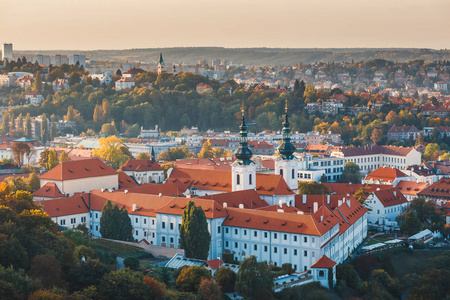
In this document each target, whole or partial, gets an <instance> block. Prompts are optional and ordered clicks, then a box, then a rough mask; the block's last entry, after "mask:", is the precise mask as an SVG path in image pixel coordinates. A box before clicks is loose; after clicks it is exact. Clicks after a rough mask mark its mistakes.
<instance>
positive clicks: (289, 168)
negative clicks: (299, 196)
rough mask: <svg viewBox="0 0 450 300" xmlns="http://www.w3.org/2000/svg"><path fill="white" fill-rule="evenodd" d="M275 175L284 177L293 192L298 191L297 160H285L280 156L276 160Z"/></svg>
mask: <svg viewBox="0 0 450 300" xmlns="http://www.w3.org/2000/svg"><path fill="white" fill-rule="evenodd" d="M275 174H279V175H281V176H283V178H284V181H286V183H287V185H288V186H289V188H290V189H291V190H296V189H298V179H297V177H298V161H297V159H296V158H293V159H289V160H288V159H286V160H285V159H282V158H281V157H280V156H278V157H277V159H276V160H275Z"/></svg>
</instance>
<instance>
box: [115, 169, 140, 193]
mask: <svg viewBox="0 0 450 300" xmlns="http://www.w3.org/2000/svg"><path fill="white" fill-rule="evenodd" d="M138 186H139V184H138V183H137V182H136V180H134V179H133V178H131V177H130V176H128V175H127V174H126V173H125V172H119V189H130V188H134V187H138Z"/></svg>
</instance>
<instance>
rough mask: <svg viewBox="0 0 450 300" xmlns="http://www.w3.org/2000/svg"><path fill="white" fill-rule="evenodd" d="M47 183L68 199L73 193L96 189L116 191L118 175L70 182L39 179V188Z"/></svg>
mask: <svg viewBox="0 0 450 300" xmlns="http://www.w3.org/2000/svg"><path fill="white" fill-rule="evenodd" d="M47 182H54V183H55V184H56V186H57V187H58V189H59V190H60V191H61V193H63V194H65V195H67V196H69V197H70V196H73V194H75V193H79V192H83V193H85V192H87V193H88V192H90V191H92V190H96V189H111V190H115V189H118V188H119V173H117V174H114V175H107V176H97V177H86V178H79V179H72V180H54V179H43V178H41V187H43V186H44V185H45V184H46V183H47Z"/></svg>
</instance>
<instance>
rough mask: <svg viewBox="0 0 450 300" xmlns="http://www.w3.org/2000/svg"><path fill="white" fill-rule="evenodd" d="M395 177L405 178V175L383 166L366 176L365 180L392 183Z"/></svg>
mask: <svg viewBox="0 0 450 300" xmlns="http://www.w3.org/2000/svg"><path fill="white" fill-rule="evenodd" d="M397 177H406V174H405V173H403V172H402V171H400V170H398V169H396V168H390V167H384V166H383V167H379V168H378V169H376V170H373V171H372V172H370V173H369V174H367V176H366V179H365V180H381V181H384V182H389V181H390V182H393V181H394V180H395V179H396V178H397Z"/></svg>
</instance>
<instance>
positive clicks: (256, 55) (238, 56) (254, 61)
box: [16, 47, 450, 66]
mask: <svg viewBox="0 0 450 300" xmlns="http://www.w3.org/2000/svg"><path fill="white" fill-rule="evenodd" d="M160 52H162V53H163V55H164V58H165V61H167V62H173V63H177V64H179V63H188V64H195V63H197V62H198V60H199V59H207V60H208V61H209V62H210V61H211V60H212V59H216V58H218V59H226V60H230V61H232V62H233V63H234V64H245V65H269V66H274V65H293V64H296V63H298V62H299V61H301V62H303V63H306V64H308V63H312V62H315V61H323V62H331V61H335V62H339V61H351V60H354V61H368V60H373V59H377V58H380V59H386V60H391V61H397V62H404V61H411V60H416V59H422V60H425V61H434V60H450V50H431V49H394V48H393V49H370V48H355V49H352V48H348V49H281V48H280V49H274V48H220V47H196V48H160V49H128V50H95V51H56V50H55V51H17V52H16V53H17V54H19V55H29V54H37V53H39V54H56V53H59V54H73V53H79V54H85V55H86V57H87V58H89V59H92V60H108V61H127V60H128V61H130V62H131V61H140V62H149V63H152V62H156V61H157V59H158V58H159V53H160Z"/></svg>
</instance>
